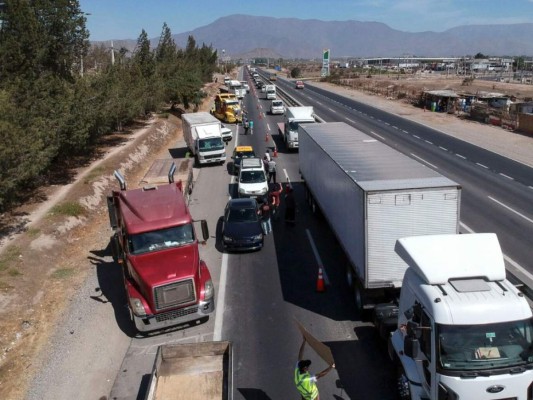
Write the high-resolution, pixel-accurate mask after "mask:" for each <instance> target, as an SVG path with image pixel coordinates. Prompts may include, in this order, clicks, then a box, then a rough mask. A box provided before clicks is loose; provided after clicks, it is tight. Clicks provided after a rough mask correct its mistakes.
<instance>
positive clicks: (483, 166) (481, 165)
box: [476, 162, 489, 169]
mask: <svg viewBox="0 0 533 400" xmlns="http://www.w3.org/2000/svg"><path fill="white" fill-rule="evenodd" d="M476 165H479V166H480V167H482V168H485V169H489V167H487V166H486V165H483V164H480V163H478V162H477V163H476Z"/></svg>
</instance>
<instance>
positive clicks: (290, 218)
mask: <svg viewBox="0 0 533 400" xmlns="http://www.w3.org/2000/svg"><path fill="white" fill-rule="evenodd" d="M282 193H283V185H282V184H281V183H277V182H276V181H275V179H274V182H273V183H272V184H271V185H269V191H268V193H267V194H266V195H264V196H263V197H262V198H260V199H259V200H258V201H259V213H260V215H261V225H262V226H263V231H264V233H265V235H268V234H269V233H271V232H272V221H271V219H272V218H276V219H277V215H278V209H279V206H280V204H281V194H282ZM284 198H285V222H287V223H294V222H295V215H296V201H295V199H294V190H293V188H292V187H291V186H290V185H287V186H286V187H285V197H284Z"/></svg>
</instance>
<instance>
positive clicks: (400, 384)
mask: <svg viewBox="0 0 533 400" xmlns="http://www.w3.org/2000/svg"><path fill="white" fill-rule="evenodd" d="M396 388H397V390H398V400H411V389H410V388H409V380H408V379H407V375H406V374H405V371H404V369H403V367H402V366H401V365H398V367H397V369H396Z"/></svg>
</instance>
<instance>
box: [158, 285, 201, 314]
mask: <svg viewBox="0 0 533 400" xmlns="http://www.w3.org/2000/svg"><path fill="white" fill-rule="evenodd" d="M194 301H196V292H195V287H194V281H193V280H192V279H187V280H184V281H180V282H173V283H170V284H168V285H165V286H159V287H156V288H155V289H154V302H155V309H156V310H157V311H159V310H164V309H166V308H171V307H178V306H180V305H185V304H190V303H193V302H194Z"/></svg>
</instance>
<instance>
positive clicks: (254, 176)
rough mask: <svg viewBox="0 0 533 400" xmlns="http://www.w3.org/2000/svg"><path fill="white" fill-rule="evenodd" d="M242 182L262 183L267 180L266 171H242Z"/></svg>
mask: <svg viewBox="0 0 533 400" xmlns="http://www.w3.org/2000/svg"><path fill="white" fill-rule="evenodd" d="M240 182H241V183H262V182H266V178H265V173H264V172H263V171H247V170H244V171H242V173H241V179H240Z"/></svg>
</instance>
